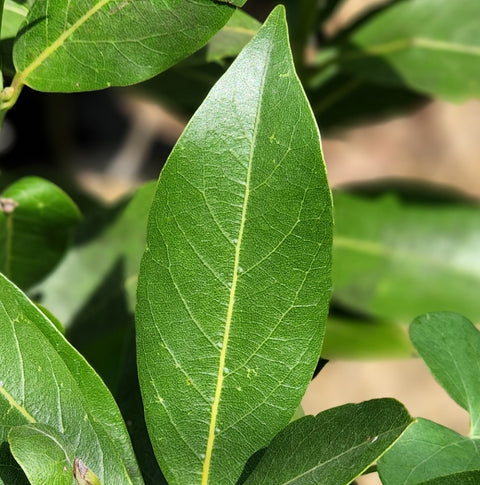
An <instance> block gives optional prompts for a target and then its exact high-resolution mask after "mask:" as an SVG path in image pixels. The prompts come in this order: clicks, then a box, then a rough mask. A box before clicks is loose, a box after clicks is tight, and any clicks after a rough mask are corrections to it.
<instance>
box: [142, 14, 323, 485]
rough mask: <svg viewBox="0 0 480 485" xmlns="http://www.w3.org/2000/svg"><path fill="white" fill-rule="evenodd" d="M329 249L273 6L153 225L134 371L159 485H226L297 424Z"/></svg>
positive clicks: (198, 125)
mask: <svg viewBox="0 0 480 485" xmlns="http://www.w3.org/2000/svg"><path fill="white" fill-rule="evenodd" d="M292 120H294V122H292ZM330 238H331V200H330V192H329V189H328V186H327V181H326V177H325V169H324V164H323V160H322V156H321V150H320V142H319V136H318V131H317V128H316V126H315V123H314V120H313V116H312V113H311V110H310V108H309V106H308V103H307V101H306V98H305V95H304V93H303V90H302V88H301V86H300V84H299V82H298V79H297V77H296V76H295V72H294V69H293V63H292V59H291V55H290V53H289V49H288V42H287V35H286V24H285V19H284V10H283V8H280V7H279V8H278V9H276V10H275V11H274V13H272V15H271V16H270V17H269V20H268V21H267V22H266V24H265V25H264V26H263V27H262V29H261V30H260V31H259V33H258V34H257V36H256V37H255V38H254V40H253V41H252V42H251V43H250V44H249V45H248V46H247V47H246V48H245V50H244V51H243V52H242V53H241V54H240V56H239V57H238V58H237V59H236V61H235V62H234V63H233V64H232V67H231V68H230V69H229V71H228V72H227V74H225V76H224V77H223V78H222V79H221V80H220V81H219V82H218V83H217V85H216V86H215V87H214V88H213V90H212V91H211V92H210V94H209V96H208V97H207V99H206V100H205V102H204V104H203V105H202V106H201V107H200V109H199V111H198V112H197V113H196V115H195V116H194V117H193V119H192V121H191V122H190V124H189V125H188V127H187V129H186V131H185V132H184V134H183V136H182V137H181V139H180V140H179V142H178V143H177V145H176V147H175V149H174V151H173V152H172V154H171V156H170V158H169V160H168V162H167V164H166V165H165V167H164V169H163V171H162V174H161V176H160V179H159V185H158V190H157V193H156V196H155V200H154V203H153V206H152V211H151V214H150V220H149V228H148V231H147V251H146V253H145V255H144V259H143V261H142V266H141V271H140V277H139V290H138V307H137V335H138V337H137V342H138V363H139V376H140V384H141V387H142V394H143V399H144V403H145V411H146V420H147V425H148V426H149V429H150V430H151V435H152V441H153V446H154V449H155V452H156V455H157V457H158V459H159V461H160V463H161V467H162V470H163V472H164V473H165V475H166V477H167V479H168V480H169V483H191V484H194V483H203V484H206V483H235V482H236V480H237V479H238V477H239V476H240V474H241V472H242V469H243V467H244V465H245V462H246V461H247V459H248V458H249V457H250V456H251V455H252V454H253V453H254V452H255V451H257V450H259V449H260V448H262V447H264V446H265V445H266V444H267V443H268V442H269V441H270V439H271V438H272V437H273V435H274V434H275V433H276V432H278V431H279V430H280V429H281V428H282V427H283V426H285V425H286V424H287V423H288V422H289V420H290V419H291V417H292V415H293V414H294V411H295V409H296V407H297V406H298V404H299V402H300V400H301V397H302V396H303V393H304V391H305V388H306V386H307V384H308V382H309V380H310V378H311V375H312V373H313V370H314V368H315V364H316V362H317V360H318V356H319V353H320V349H321V342H322V338H323V332H324V321H325V318H326V312H327V307H328V299H329V291H330V280H329V267H330V250H331V246H330V245H331V239H330ZM158 429H162V430H163V432H162V434H160V435H159V434H158V433H155V432H154V431H153V430H158Z"/></svg>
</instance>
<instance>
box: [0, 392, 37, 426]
mask: <svg viewBox="0 0 480 485" xmlns="http://www.w3.org/2000/svg"><path fill="white" fill-rule="evenodd" d="M0 394H1V395H2V396H3V397H4V398H5V399H6V400H7V401H8V403H9V404H10V406H11V407H12V408H14V409H16V410H17V411H18V412H19V413H20V414H21V415H22V416H24V417H25V418H26V419H27V420H28V421H30V423H36V422H37V421H36V419H35V418H34V417H33V416H32V415H31V414H30V413H29V412H28V411H27V410H26V409H25V408H24V407H23V406H20V404H18V402H17V401H15V399H14V398H13V397H12V395H11V394H10V393H9V392H8V391H7V390H6V389H5V388H4V387H3V385H1V386H0Z"/></svg>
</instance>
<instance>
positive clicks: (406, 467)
mask: <svg viewBox="0 0 480 485" xmlns="http://www.w3.org/2000/svg"><path fill="white" fill-rule="evenodd" d="M479 448H480V441H479V440H472V439H470V438H465V437H463V436H461V435H459V434H458V433H456V432H455V431H452V430H451V429H448V428H445V427H443V426H440V425H439V424H436V423H433V422H432V421H428V420H426V419H421V418H419V419H418V421H417V422H416V423H414V424H413V425H412V426H410V428H408V429H407V431H406V432H405V433H404V434H403V436H402V437H401V438H400V439H399V440H398V441H397V443H395V445H394V446H393V447H392V449H391V450H389V451H388V453H386V454H385V455H384V456H383V457H382V458H381V459H380V460H379V462H378V473H379V475H380V478H381V480H382V483H384V484H385V485H417V484H419V483H422V482H424V481H427V480H430V479H432V478H437V477H441V476H445V475H451V474H454V473H459V472H464V471H470V470H478V469H480V453H479Z"/></svg>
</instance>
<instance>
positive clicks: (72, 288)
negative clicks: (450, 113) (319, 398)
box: [0, 0, 480, 485]
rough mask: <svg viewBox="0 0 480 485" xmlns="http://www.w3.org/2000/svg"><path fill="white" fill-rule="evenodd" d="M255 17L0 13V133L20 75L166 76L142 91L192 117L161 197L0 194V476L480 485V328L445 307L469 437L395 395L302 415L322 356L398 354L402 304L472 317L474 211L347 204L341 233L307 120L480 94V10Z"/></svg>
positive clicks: (375, 201)
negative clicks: (369, 476)
mask: <svg viewBox="0 0 480 485" xmlns="http://www.w3.org/2000/svg"><path fill="white" fill-rule="evenodd" d="M244 3H245V0H183V1H178V0H79V1H76V2H71V1H70V0H56V1H43V0H4V1H3V0H0V9H1V10H0V11H1V12H2V22H1V31H0V39H1V41H2V42H1V66H0V67H1V71H2V78H4V79H5V80H6V82H5V84H6V87H5V88H3V85H2V90H1V93H0V119H3V117H4V116H5V114H6V113H7V111H8V110H9V109H11V108H12V107H13V105H14V104H15V102H16V101H17V98H18V97H19V95H20V92H21V90H22V87H23V86H24V85H27V86H29V87H31V88H34V89H36V90H40V91H48V92H50V91H53V92H59V91H62V92H75V91H85V90H95V89H103V88H107V87H109V86H127V85H131V84H135V83H139V82H140V81H144V80H147V79H150V78H153V77H154V76H156V75H157V74H159V73H161V72H163V71H165V70H167V69H168V70H167V72H164V73H162V74H161V75H160V76H158V77H155V78H154V79H150V80H149V81H148V82H145V83H143V84H142V87H141V88H140V89H143V92H144V93H148V94H149V95H150V96H152V97H154V98H156V99H162V100H163V101H164V102H165V100H166V103H167V104H168V106H169V107H170V108H172V109H175V110H177V111H179V112H181V113H183V114H187V115H191V114H193V113H194V112H195V114H194V115H193V117H192V119H191V120H190V122H189V124H188V125H187V128H186V129H185V132H184V134H183V135H182V137H181V138H180V140H179V141H178V143H177V145H176V146H175V148H174V149H173V152H172V153H171V155H170V157H169V159H168V161H167V163H166V165H165V168H164V169H163V170H162V173H161V175H160V179H159V182H158V184H157V185H155V184H154V183H148V184H146V185H144V186H143V187H142V188H140V189H139V190H138V191H137V192H136V193H135V194H134V195H133V196H131V197H128V198H126V199H125V200H123V201H121V202H120V203H118V204H116V205H114V206H112V207H97V209H96V210H94V211H92V212H91V213H88V214H86V217H85V219H84V220H83V221H82V222H80V223H79V221H80V213H79V210H78V208H77V206H76V205H75V203H74V202H73V201H72V200H71V199H70V198H69V197H68V196H67V195H66V194H65V193H64V192H63V191H62V190H61V189H59V188H58V187H57V186H55V185H53V184H52V183H51V182H47V181H46V180H44V179H40V178H37V177H27V178H24V179H20V180H18V181H16V182H14V183H13V184H11V185H9V186H8V187H7V188H6V189H5V190H4V191H3V193H2V195H1V197H0V271H1V273H2V274H1V275H0V335H1V336H2V338H1V339H0V484H5V485H14V484H15V485H26V484H28V483H31V484H33V485H40V484H42V485H43V484H45V485H47V484H58V485H60V484H62V485H63V484H66V485H67V484H68V485H102V484H103V485H109V484H115V485H117V484H118V485H120V484H123V483H125V484H127V483H128V484H130V485H131V484H142V483H148V484H155V485H160V484H166V483H171V484H174V483H178V484H180V485H184V484H187V485H190V484H192V485H194V484H199V485H216V484H222V485H223V484H235V485H237V484H238V485H240V484H242V483H246V484H249V485H256V484H261V483H264V484H267V483H268V484H270V483H275V484H277V483H296V484H304V485H310V484H312V485H313V484H316V483H325V484H331V485H341V484H347V483H351V482H352V481H353V480H355V479H356V478H357V477H359V476H360V475H361V474H363V473H370V472H372V471H375V470H376V468H375V463H376V462H377V461H378V469H379V476H380V478H381V480H382V482H383V483H384V484H385V485H396V484H403V485H408V484H412V485H414V484H416V485H420V484H424V485H427V484H430V485H432V484H439V485H448V484H453V483H455V484H460V485H461V484H464V483H465V484H474V483H478V482H479V480H480V478H479V473H480V454H479V451H478V449H479V444H480V443H479V439H480V394H479V389H480V370H479V366H478V362H480V336H479V331H478V330H477V329H476V327H475V326H474V325H473V324H472V323H471V322H470V321H469V320H467V319H466V318H464V317H461V316H460V315H458V314H454V313H426V315H424V316H422V317H419V318H417V319H416V320H415V321H414V322H413V323H412V325H411V327H410V339H411V343H412V344H413V347H414V348H415V349H416V351H417V352H418V353H419V354H420V356H421V357H422V359H423V360H424V361H425V363H426V364H427V366H428V367H429V368H430V370H431V372H432V374H433V375H434V377H435V378H436V379H437V380H438V381H439V382H440V384H441V385H442V386H443V387H444V388H445V390H446V391H447V392H448V393H449V394H450V396H451V397H452V398H453V399H454V400H455V401H456V402H457V403H458V404H459V405H460V406H462V407H464V408H465V409H466V410H467V411H468V413H469V414H470V418H471V432H470V435H469V436H468V437H465V436H461V435H459V434H458V433H456V432H454V431H452V430H450V429H447V428H445V427H443V426H440V425H438V424H436V423H433V422H432V421H428V420H426V419H423V418H418V419H414V418H412V417H410V415H409V414H408V412H407V410H406V409H405V408H404V407H403V406H402V405H401V404H400V403H398V402H397V401H394V400H392V399H376V400H372V401H368V402H364V403H361V404H346V405H344V406H340V407H337V408H334V409H330V410H327V411H325V412H322V413H320V414H318V415H317V416H315V417H313V416H305V417H302V415H303V412H302V409H301V407H300V406H299V403H300V400H301V398H302V396H303V394H304V391H305V389H306V387H307V385H308V383H309V381H310V379H311V376H312V374H313V373H314V369H315V368H316V366H317V362H318V360H319V357H320V354H321V355H322V357H326V358H338V357H341V358H345V357H346V358H372V357H382V358H383V357H386V356H390V357H391V356H409V355H411V354H412V351H413V348H412V345H411V344H410V342H409V341H408V338H407V334H406V328H405V326H402V323H405V322H406V321H410V320H411V319H412V318H413V317H414V316H415V315H416V314H421V313H425V312H431V311H435V310H438V309H443V310H451V311H456V312H461V313H464V314H466V315H467V316H468V317H470V318H473V319H475V320H478V319H479V316H480V308H479V304H478V297H477V289H478V286H479V280H480V277H479V271H478V264H477V263H476V259H477V253H478V251H477V246H478V244H477V242H478V239H479V238H478V229H477V228H478V212H479V207H478V203H476V202H472V201H467V200H462V199H461V198H459V197H455V198H446V197H445V194H442V197H441V198H439V197H427V195H426V193H425V192H426V191H425V190H424V189H422V194H421V195H422V196H421V197H418V194H414V193H412V192H409V193H408V194H407V193H405V191H404V190H400V189H399V188H398V187H389V188H387V187H383V188H382V190H381V191H376V192H369V193H367V192H365V191H363V192H362V191H359V190H353V189H350V190H345V189H344V190H338V191H336V192H335V194H334V205H335V219H336V226H335V230H334V229H333V223H332V197H331V193H330V190H329V187H328V182H327V178H326V173H325V166H324V161H323V155H322V151H321V144H320V137H319V133H318V128H317V124H318V125H320V126H321V127H322V129H323V128H325V129H329V128H331V127H338V126H346V125H348V124H351V123H355V122H358V120H362V119H365V118H367V117H380V116H383V115H385V114H391V113H394V112H396V111H399V110H400V111H401V110H408V109H412V107H414V106H417V105H419V104H420V103H423V102H425V101H426V99H427V98H426V96H436V97H442V98H445V99H449V100H464V99H467V98H470V97H475V96H477V97H478V96H479V94H480V87H479V84H478V81H477V80H478V78H479V74H480V72H479V68H478V65H479V64H478V62H476V58H477V57H478V55H479V49H480V44H479V43H478V35H477V32H478V30H479V23H480V21H479V18H480V4H479V3H478V1H476V0H461V1H459V2H446V1H441V0H402V1H391V2H386V3H385V4H383V5H380V6H379V7H378V8H377V9H376V10H375V11H374V12H370V13H369V12H367V13H365V14H364V15H362V16H360V18H359V19H358V20H357V21H355V22H354V23H353V24H351V25H349V26H347V27H346V28H345V29H344V30H343V31H341V32H339V33H338V35H335V36H333V37H328V36H327V35H326V33H325V31H324V22H325V21H326V20H327V19H328V18H330V16H331V15H332V13H333V12H334V11H335V10H336V8H338V6H339V5H340V3H341V2H340V1H338V0H325V1H320V2H317V1H315V0H298V1H295V0H287V1H286V10H285V8H283V7H277V8H275V9H274V11H273V12H272V13H271V15H270V16H269V18H268V19H267V21H266V22H265V23H264V24H263V26H261V24H260V22H258V21H257V20H256V19H255V18H254V17H252V16H250V15H248V14H247V13H246V12H245V11H243V10H240V9H239V7H242V6H243V4H244ZM286 18H288V22H289V27H290V33H291V35H290V39H291V40H290V41H289V38H288V33H287V31H288V28H287V22H286ZM318 46H321V48H320V49H318ZM313 51H314V52H313ZM307 54H308V55H307ZM235 57H236V59H235V60H234V58H235ZM180 61H181V62H180ZM294 64H295V67H294ZM170 68H171V69H170ZM9 83H10V84H9ZM131 89H133V88H131ZM131 89H130V90H124V91H123V92H124V93H125V92H127V93H128V92H130V91H131ZM135 89H138V88H135ZM309 102H310V104H311V105H312V108H311V107H310V104H309ZM315 118H316V119H315ZM5 185H6V183H5V182H2V186H5ZM152 200H153V202H152ZM147 217H148V223H147ZM332 244H333V255H332ZM145 245H146V250H145ZM142 254H143V259H142V262H140V260H141V257H142ZM332 258H333V261H334V265H333V271H332ZM332 275H333V282H332V281H331V276H332ZM137 279H138V281H139V284H138V293H137ZM332 283H333V284H332ZM332 287H333V301H334V304H333V305H332V306H331V307H330V308H329V298H330V295H331V293H332ZM24 291H28V295H29V296H27V295H26V294H25V293H24ZM329 312H330V315H329V317H328V324H327V313H329ZM134 314H135V317H134ZM134 318H135V319H136V322H135V321H134ZM326 326H327V328H326ZM63 333H65V336H64V335H63ZM324 337H325V344H324V345H323V341H324ZM135 340H136V342H135ZM135 343H136V345H135ZM322 345H323V349H322ZM74 347H75V348H74ZM87 361H88V363H87ZM324 362H325V361H324V360H321V361H320V364H321V365H323V364H324ZM137 364H138V375H137ZM321 365H319V366H318V367H317V368H319V367H320V366H321ZM99 374H100V375H101V377H102V378H103V380H102V379H101V378H100V377H99ZM339 385H344V384H343V383H339ZM140 387H141V391H140ZM142 399H143V400H142ZM147 429H148V432H147ZM137 460H138V463H139V465H140V466H139V465H137ZM159 465H160V467H161V469H160V467H159ZM163 475H165V477H166V478H165V477H164V476H163ZM167 481H168V482H167Z"/></svg>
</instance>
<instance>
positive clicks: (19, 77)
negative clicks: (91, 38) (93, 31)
mask: <svg viewBox="0 0 480 485" xmlns="http://www.w3.org/2000/svg"><path fill="white" fill-rule="evenodd" d="M109 2H111V0H100V1H99V2H98V3H97V4H96V5H95V6H94V7H92V8H91V9H90V10H89V11H88V12H87V13H85V14H84V15H82V17H80V18H79V19H78V20H77V21H76V22H75V23H74V24H73V25H72V26H71V27H70V28H69V29H67V30H65V32H63V34H62V35H60V37H58V39H56V40H55V41H54V42H53V43H52V44H51V45H49V46H48V47H47V48H46V49H45V50H44V51H43V52H41V53H40V54H39V55H38V56H37V57H36V58H35V59H34V60H33V62H32V63H31V64H29V65H28V66H27V67H26V68H25V69H24V70H23V71H21V72H20V73H18V74H17V76H15V81H16V83H18V84H23V83H24V82H25V81H26V79H27V78H28V76H29V75H30V74H31V73H32V72H33V71H35V69H37V67H39V66H40V65H41V64H42V62H43V61H45V59H48V57H50V56H51V55H52V54H53V53H54V52H55V51H56V50H57V49H59V48H60V47H61V46H62V45H63V43H64V42H65V41H66V40H67V39H68V38H69V37H70V36H71V35H72V34H73V33H74V32H75V31H76V30H78V29H79V28H80V27H81V26H82V25H83V24H84V23H85V22H87V21H88V20H89V19H90V17H92V16H93V15H95V14H96V13H97V12H98V11H99V10H100V9H101V8H102V7H104V6H105V5H106V4H107V3H109Z"/></svg>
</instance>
